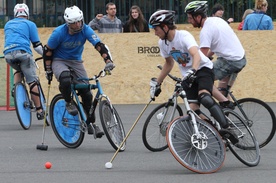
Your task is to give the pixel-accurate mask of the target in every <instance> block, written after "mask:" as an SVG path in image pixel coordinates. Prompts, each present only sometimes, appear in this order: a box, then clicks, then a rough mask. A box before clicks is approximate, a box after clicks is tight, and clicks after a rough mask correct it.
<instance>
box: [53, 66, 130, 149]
mask: <svg viewBox="0 0 276 183" xmlns="http://www.w3.org/2000/svg"><path fill="white" fill-rule="evenodd" d="M109 74H111V73H108V72H107V71H105V70H101V71H100V72H99V74H98V75H95V76H93V77H92V78H77V80H88V81H91V80H94V81H95V84H91V83H89V84H73V83H72V84H71V93H72V96H71V97H72V99H73V100H74V105H76V107H77V109H78V114H77V115H76V116H72V115H70V114H69V113H68V111H67V110H66V108H65V105H66V102H65V100H64V98H63V97H62V94H57V95H56V96H54V98H53V99H52V101H51V104H50V121H51V126H52V129H53V131H54V134H55V136H56V137H57V139H58V140H59V141H60V142H61V143H62V144H63V145H64V146H65V147H68V148H77V147H79V146H80V145H81V144H82V142H83V139H84V136H85V132H86V131H87V130H88V125H90V126H91V128H93V125H91V123H90V122H88V121H87V115H93V114H94V113H95V110H96V108H97V105H98V103H99V114H100V120H101V124H102V127H103V130H104V132H105V135H106V137H107V139H108V141H109V142H110V144H111V146H112V147H113V148H114V149H115V150H117V149H118V148H119V147H120V145H121V142H122V141H123V139H124V138H125V130H124V127H123V123H122V121H121V119H120V116H119V114H118V112H117V111H116V109H115V107H114V106H113V105H112V104H111V101H110V99H109V97H108V96H107V95H105V94H104V92H103V89H102V86H101V84H100V78H102V77H105V76H106V75H109ZM84 88H90V89H91V90H97V93H96V96H95V97H94V99H93V101H92V106H91V109H90V112H89V114H86V113H85V111H84V109H83V106H82V103H81V102H80V99H79V96H78V93H77V90H78V89H84ZM94 138H95V139H96V134H95V133H94ZM125 148H126V143H124V144H123V145H122V146H121V148H120V150H119V151H124V150H125Z"/></svg>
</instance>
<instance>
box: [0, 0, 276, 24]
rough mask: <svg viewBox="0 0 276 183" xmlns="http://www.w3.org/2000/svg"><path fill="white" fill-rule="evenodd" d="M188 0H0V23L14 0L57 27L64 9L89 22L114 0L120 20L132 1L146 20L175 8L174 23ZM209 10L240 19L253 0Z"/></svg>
mask: <svg viewBox="0 0 276 183" xmlns="http://www.w3.org/2000/svg"><path fill="white" fill-rule="evenodd" d="M190 1H191V0H151V1H148V0H113V1H109V0H23V1H22V0H21V1H19V0H0V27H1V28H2V27H3V26H4V24H5V23H6V22H7V21H8V20H10V19H12V18H13V8H14V6H15V4H16V3H21V2H24V3H26V4H27V5H28V6H29V9H30V20H32V21H34V22H35V23H36V24H37V26H38V27H43V26H45V27H56V26H58V25H60V24H62V23H64V20H63V12H64V9H65V8H66V7H68V6H72V5H77V6H78V7H79V8H80V9H81V10H82V11H83V13H84V18H85V22H86V23H88V22H89V21H90V20H92V19H93V18H94V17H95V15H96V14H98V13H103V14H105V12H106V11H105V5H106V3H108V2H113V3H115V4H116V6H117V16H118V18H120V19H121V20H122V21H123V22H125V21H127V19H128V14H129V9H130V7H131V6H132V5H138V6H140V8H141V10H142V11H143V14H144V16H145V18H146V20H148V19H149V17H150V15H151V14H152V13H153V12H154V11H156V10H157V9H169V10H174V11H176V23H177V24H179V23H187V20H186V15H185V13H184V8H185V6H186V5H187V4H188V3H189V2H190ZM208 2H209V11H211V8H212V6H213V5H214V4H215V3H220V4H222V5H223V6H224V8H225V13H224V16H225V17H224V18H230V17H232V18H234V21H235V22H240V21H241V17H242V15H243V12H244V11H245V10H246V9H248V8H254V5H255V0H208ZM268 4H269V6H268V11H267V14H268V15H270V16H271V17H272V18H273V17H276V1H273V0H268Z"/></svg>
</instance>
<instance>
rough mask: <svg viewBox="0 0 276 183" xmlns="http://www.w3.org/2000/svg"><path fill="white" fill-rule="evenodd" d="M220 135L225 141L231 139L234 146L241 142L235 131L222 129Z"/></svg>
mask: <svg viewBox="0 0 276 183" xmlns="http://www.w3.org/2000/svg"><path fill="white" fill-rule="evenodd" d="M219 134H220V135H221V137H222V138H223V139H229V140H230V141H231V142H232V144H233V145H235V144H237V143H238V142H239V138H238V136H237V135H236V134H235V132H234V131H232V130H230V129H221V130H219Z"/></svg>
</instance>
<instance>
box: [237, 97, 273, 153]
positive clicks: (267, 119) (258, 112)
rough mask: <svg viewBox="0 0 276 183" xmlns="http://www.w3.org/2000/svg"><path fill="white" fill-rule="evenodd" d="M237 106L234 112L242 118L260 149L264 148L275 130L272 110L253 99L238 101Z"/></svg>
mask: <svg viewBox="0 0 276 183" xmlns="http://www.w3.org/2000/svg"><path fill="white" fill-rule="evenodd" d="M238 104H239V105H238V106H236V110H235V112H237V113H238V114H239V115H240V116H243V117H244V119H245V122H246V124H247V125H248V126H249V127H250V129H251V130H252V131H253V133H254V135H255V136H256V139H257V141H258V142H259V146H260V148H262V147H264V146H266V145H267V144H268V143H269V142H270V141H271V140H272V138H273V137H274V134H275V129H276V118H275V114H274V112H273V110H272V109H271V107H270V106H269V105H268V104H267V103H265V102H263V101H261V100H259V99H255V98H243V99H240V100H238ZM238 109H240V110H238Z"/></svg>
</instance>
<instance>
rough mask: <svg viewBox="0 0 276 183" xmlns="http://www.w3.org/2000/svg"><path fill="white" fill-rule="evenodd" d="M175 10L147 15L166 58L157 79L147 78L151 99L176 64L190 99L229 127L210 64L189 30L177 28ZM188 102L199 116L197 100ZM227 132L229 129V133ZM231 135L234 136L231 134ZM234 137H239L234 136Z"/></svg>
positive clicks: (224, 126)
mask: <svg viewBox="0 0 276 183" xmlns="http://www.w3.org/2000/svg"><path fill="white" fill-rule="evenodd" d="M174 17H175V12H174V11H169V10H158V11H156V12H155V13H153V14H152V15H151V17H150V20H149V24H150V25H151V26H152V27H153V29H154V32H155V35H156V36H158V37H159V38H160V39H159V47H160V54H161V56H162V57H163V58H165V63H164V65H163V69H162V70H161V72H160V74H159V76H158V77H157V78H152V79H151V81H150V87H151V88H150V97H151V99H152V100H154V99H155V97H157V96H158V95H159V94H160V92H161V83H162V82H163V80H164V79H165V77H166V76H167V75H168V74H169V72H170V71H171V70H172V68H173V66H174V63H176V64H177V65H178V67H179V69H180V71H181V74H182V77H183V81H182V83H181V85H182V86H183V88H184V90H185V92H186V95H187V98H188V99H189V100H197V101H198V102H199V103H200V104H202V105H203V106H204V107H206V108H207V109H208V110H209V111H210V113H211V115H212V116H213V117H214V118H215V119H216V120H217V121H218V122H219V123H220V125H221V127H222V128H224V129H223V130H222V131H223V132H224V133H225V130H227V128H228V127H229V124H228V122H227V120H226V117H225V115H224V113H223V111H222V109H221V107H220V106H219V105H218V103H216V102H215V100H214V99H213V98H212V89H213V85H214V72H213V63H212V61H211V60H210V59H209V58H208V57H206V56H205V55H204V54H203V53H202V52H201V51H200V49H199V47H198V45H197V43H196V41H195V39H194V37H193V36H192V34H190V33H189V32H188V31H185V30H177V28H176V26H175V24H174ZM198 102H197V103H193V102H191V103H190V106H191V108H192V109H193V110H194V111H195V112H196V113H197V114H198V115H200V114H201V112H200V109H199V107H200V106H199V103H198ZM229 133H230V135H232V134H231V132H229ZM232 136H234V135H232ZM234 138H235V139H234V140H236V141H237V140H238V139H237V138H236V136H234Z"/></svg>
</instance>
